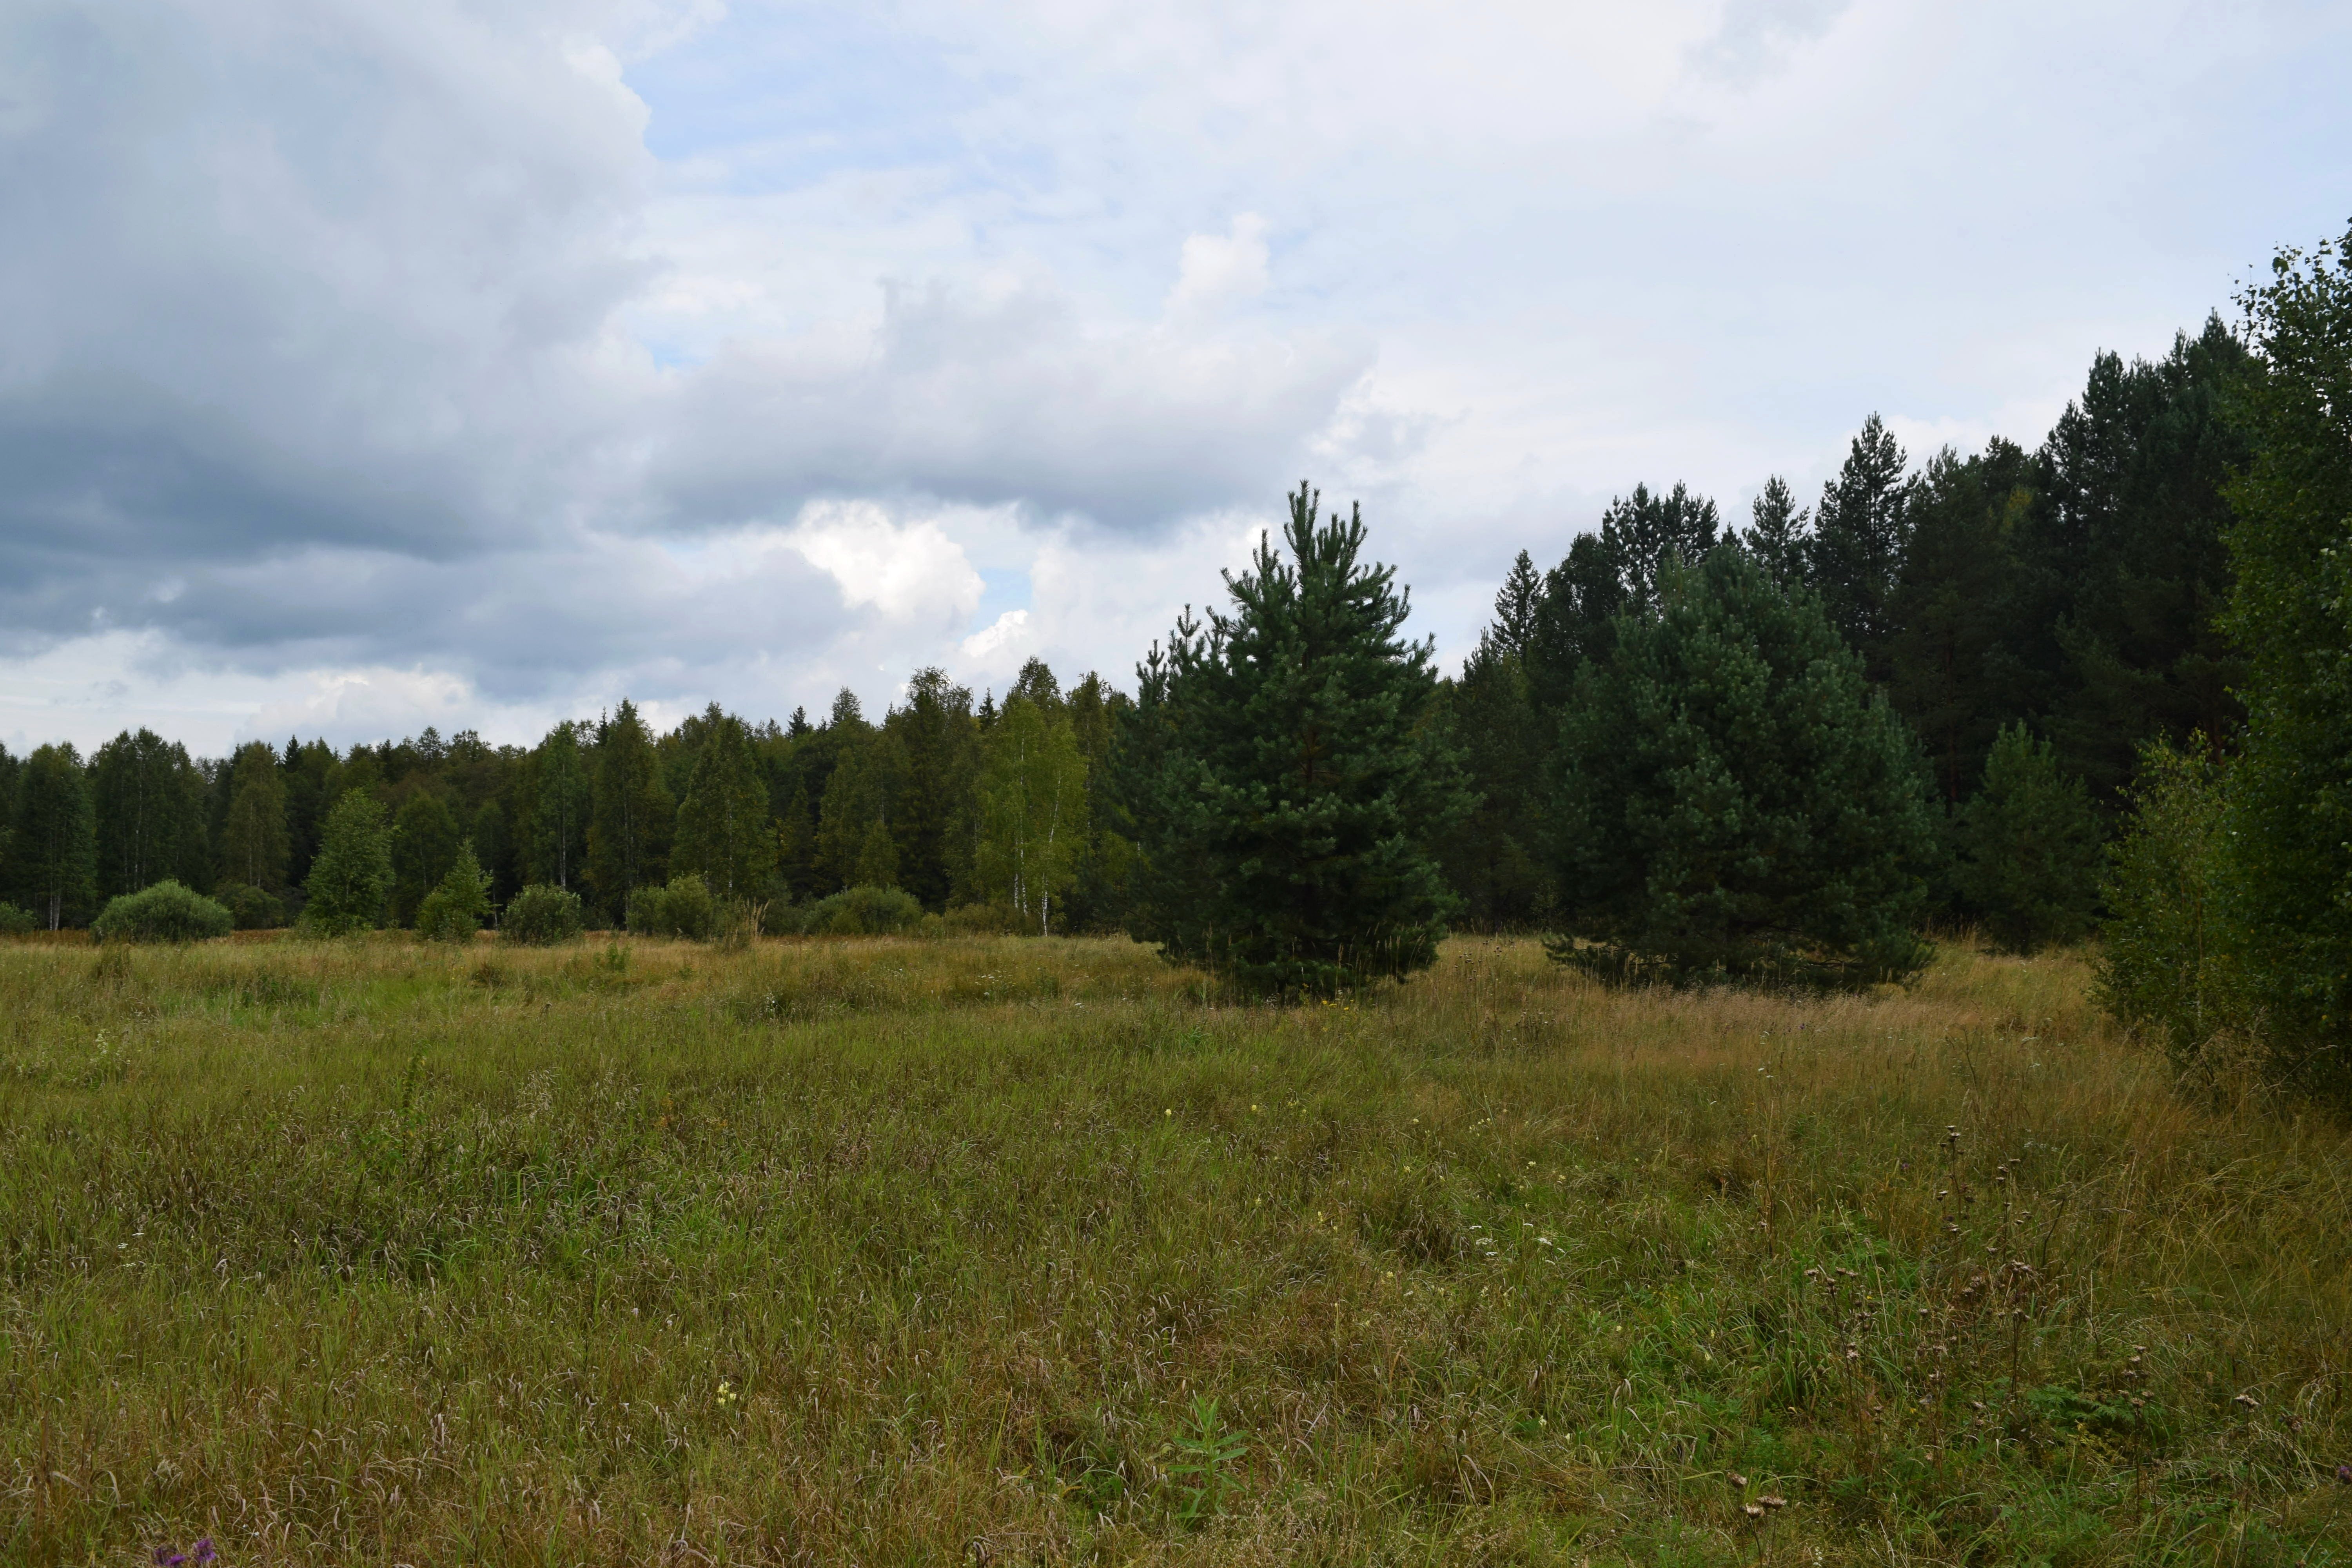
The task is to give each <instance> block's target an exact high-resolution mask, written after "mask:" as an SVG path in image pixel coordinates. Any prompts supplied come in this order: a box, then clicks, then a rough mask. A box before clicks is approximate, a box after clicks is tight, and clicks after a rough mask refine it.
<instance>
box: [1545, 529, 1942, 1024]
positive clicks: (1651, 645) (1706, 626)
mask: <svg viewBox="0 0 2352 1568" xmlns="http://www.w3.org/2000/svg"><path fill="white" fill-rule="evenodd" d="M1560 744H1561V752H1560V758H1559V786H1558V794H1557V796H1556V802H1557V804H1556V806H1555V814H1554V820H1553V823H1552V830H1553V834H1554V837H1555V842H1556V843H1557V845H1558V848H1559V887H1560V899H1561V901H1562V906H1563V908H1562V915H1563V923H1564V925H1565V928H1566V933H1567V939H1566V940H1564V941H1563V942H1560V943H1559V944H1557V945H1556V946H1555V949H1554V951H1555V954H1556V956H1559V957H1560V958H1562V959H1564V960H1568V961H1570V962H1576V963H1584V964H1588V965H1591V966H1592V967H1595V968H1598V969H1601V970H1602V971H1603V972H1606V973H1643V974H1658V975H1661V976H1666V977H1673V978H1686V977H1704V976H1707V975H1713V974H1725V975H1730V976H1747V977H1755V978H1761V979H1769V980H1776V981H1796V980H1809V981H1818V982H1831V983H1844V982H1853V981H1867V980H1874V979H1884V978H1900V977H1902V976H1905V975H1907V974H1909V973H1913V972H1914V971H1915V970H1916V968H1917V966H1918V965H1919V964H1920V963H1922V962H1923V961H1924V954H1925V951H1926V949H1925V946H1924V944H1923V943H1921V942H1919V941H1918V940H1917V938H1916V937H1915V936H1914V935H1913V932H1912V924H1913V921H1915V920H1916V917H1917V915H1918V914H1919V912H1920V910H1921V907H1922V904H1923V902H1924V900H1925V896H1926V885H1925V882H1924V880H1923V879H1922V877H1921V875H1920V871H1921V868H1923V867H1924V866H1925V865H1926V864H1927V862H1928V861H1929V860H1930V859H1931V858H1932V856H1933V854H1934V850H1935V826H1934V817H1933V816H1932V814H1931V810H1930V808H1929V806H1928V805H1927V791H1926V778H1925V774H1924V771H1923V770H1922V768H1921V767H1920V765H1919V761H1918V756H1917V747H1916V742H1914V741H1913V740H1912V738H1911V736H1910V735H1909V733H1908V732H1907V731H1906V730H1905V729H1904V727H1903V723H1902V721H1901V720H1899V719H1898V718H1896V717H1895V714H1894V712H1893V711H1892V710H1890V709H1888V707H1887V706H1886V703H1885V700H1884V698H1881V697H1876V696H1874V695H1873V694H1872V693H1871V692H1870V690H1869V689H1868V687H1867V686H1866V684H1865V683H1864V679H1863V672H1862V668H1861V664H1860V661H1859V660H1858V659H1857V658H1855V657H1854V656H1853V654H1851V653H1850V652H1848V651H1847V650H1846V649H1845V648H1844V647H1842V646H1841V644H1840V642H1839V639H1838V637H1837V633H1836V632H1835V631H1834V630H1833V629H1832V627H1831V626H1830V624H1829V622H1828V620H1827V619H1826V617H1825V616H1823V614H1822V609H1821V606H1820V605H1819V603H1818V602H1817V601H1816V600H1814V599H1813V598H1812V596H1811V595H1810V594H1809V593H1807V592H1805V591H1804V590H1801V589H1800V590H1796V591H1794V592H1791V591H1790V590H1786V589H1783V588H1781V587H1780V585H1779V584H1776V583H1774V582H1773V581H1772V579H1771V578H1770V577H1769V576H1768V575H1766V574H1765V573H1764V571H1763V569H1762V568H1761V567H1760V566H1759V565H1758V564H1757V563H1755V562H1754V561H1752V560H1750V559H1749V558H1748V556H1747V554H1746V553H1745V552H1741V551H1738V550H1728V549H1726V550H1718V551H1717V552H1714V553H1713V554H1711V555H1709V556H1708V557H1707V558H1706V561H1705V563H1702V564H1700V565H1697V566H1695V567H1693V566H1683V565H1679V564H1676V565H1674V566H1671V567H1670V568H1669V569H1668V571H1667V573H1666V574H1665V578H1664V593H1663V595H1662V600H1661V605H1660V608H1659V611H1658V613H1657V614H1656V615H1654V616H1643V617H1636V616H1625V617H1623V618H1622V619H1621V620H1620V621H1619V622H1618V626H1617V635H1616V643H1615V647H1614V648H1613V649H1612V652H1611V654H1610V656H1609V658H1607V659H1605V660H1601V661H1595V662H1593V663H1590V664H1588V665H1587V666H1586V667H1585V668H1584V671H1583V673H1582V675H1581V677H1580V679H1579V681H1578V685H1577V693H1576V700H1575V701H1574V702H1573V703H1572V704H1571V705H1570V710H1569V714H1568V717H1567V720H1566V721H1565V723H1564V726H1563V730H1562V734H1561V742H1560ZM1586 944H1590V945H1586Z"/></svg>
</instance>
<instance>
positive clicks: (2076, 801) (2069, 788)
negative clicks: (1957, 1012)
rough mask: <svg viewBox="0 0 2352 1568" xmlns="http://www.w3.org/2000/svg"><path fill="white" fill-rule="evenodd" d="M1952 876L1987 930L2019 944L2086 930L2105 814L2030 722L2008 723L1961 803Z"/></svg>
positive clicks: (2018, 948) (2030, 945) (2022, 947)
mask: <svg viewBox="0 0 2352 1568" xmlns="http://www.w3.org/2000/svg"><path fill="white" fill-rule="evenodd" d="M1956 827H1957V832H1956V834H1955V836H1954V837H1956V838H1957V840H1958V849H1959V857H1958V865H1957V866H1956V867H1955V868H1953V880H1954V882H1955V883H1956V884H1957V885H1958V889H1959V893H1960V897H1961V899H1962V900H1963V901H1964V902H1965V904H1966V907H1967V909H1968V910H1969V913H1970V914H1972V915H1974V916H1976V917H1977V919H1978V920H1979V921H1982V922H1983V925H1984V929H1985V931H1986V934H1988V935H1990V937H1991V938H1992V939H1993V940H1994V941H1995V942H1999V943H2000V945H2001V946H2003V947H2005V948H2008V949H2010V950H2011V952H2033V951H2034V950H2035V949H2037V948H2040V947H2043V946H2046V945H2048V944H2050V943H2053V942H2076V941H2079V940H2081V939H2082V938H2083V937H2084V935H2086V934H2088V933H2089V931H2090V929H2091V916H2092V912H2093V910H2095V908H2096V906H2097V903H2098V893H2099V885H2098V881H2099V824H2098V819H2097V818H2096V817H2095V816H2093V815H2092V813H2091V796H2090V792H2089V791H2088V790H2086V789H2084V786H2083V781H2082V780H2080V779H2078V778H2072V777H2069V776H2067V775H2066V774H2064V773H2060V772H2059V771H2058V754H2057V752H2055V751H2054V750H2053V748H2052V747H2051V744H2050V742H2047V741H2042V742H2036V741H2035V740H2034V739H2033V738H2032V736H2031V735H2029V734H2027V733H2026V730H2025V726H2024V724H2023V723H2018V724H2014V725H2011V726H2010V727H2008V728H2006V729H2004V730H2002V731H2000V736H1999V737H1998V738H1997V739H1996V740H1995V741H1994V742H1993V743H1992V753H1991V755H1990V756H1989V757H1987V758H1986V759H1985V771H1984V783H1983V784H1982V785H1981V786H1980V787H1979V789H1978V790H1977V793H1976V794H1975V795H1972V796H1970V797H1969V803H1968V805H1964V806H1962V807H1961V808H1960V815H1959V820H1958V823H1957V824H1956Z"/></svg>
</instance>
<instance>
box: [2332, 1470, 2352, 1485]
mask: <svg viewBox="0 0 2352 1568" xmlns="http://www.w3.org/2000/svg"><path fill="white" fill-rule="evenodd" d="M2336 1479H2337V1480H2339V1481H2342V1482H2343V1483H2344V1484H2345V1485H2346V1486H2347V1487H2352V1465H2338V1466H2336Z"/></svg>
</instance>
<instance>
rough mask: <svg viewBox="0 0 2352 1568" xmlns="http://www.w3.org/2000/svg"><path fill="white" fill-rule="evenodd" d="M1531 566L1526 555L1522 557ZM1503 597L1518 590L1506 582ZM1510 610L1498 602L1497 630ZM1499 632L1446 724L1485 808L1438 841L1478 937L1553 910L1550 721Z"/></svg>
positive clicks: (1449, 707)
mask: <svg viewBox="0 0 2352 1568" xmlns="http://www.w3.org/2000/svg"><path fill="white" fill-rule="evenodd" d="M1522 560H1524V556H1522ZM1504 592H1505V594H1506V595H1508V594H1510V593H1512V592H1513V588H1512V587H1511V585H1510V584H1506V585H1505V589H1504ZM1506 610H1507V605H1498V606H1497V616H1496V621H1497V625H1501V624H1502V622H1503V617H1504V613H1505V611H1506ZM1507 647H1509V644H1508V642H1507V641H1505V640H1503V639H1501V638H1498V637H1496V636H1494V635H1493V634H1492V633H1491V632H1490V634H1489V635H1488V636H1487V637H1486V638H1484V639H1483V640H1482V641H1481V642H1480V644H1479V646H1478V648H1477V650H1476V651H1475V652H1474V653H1473V654H1472V655H1471V656H1470V658H1469V659H1468V661H1467V662H1466V663H1465V664H1464V666H1463V667H1462V675H1461V678H1460V679H1456V680H1452V681H1447V682H1444V684H1443V685H1442V687H1441V693H1442V704H1441V708H1442V714H1443V717H1442V720H1441V723H1442V726H1443V730H1444V735H1445V738H1446V741H1447V743H1448V744H1449V745H1450V746H1451V747H1452V748H1453V750H1454V753H1455V754H1456V755H1457V756H1459V757H1460V758H1461V759H1462V763H1463V765H1464V767H1465V769H1466V770H1467V772H1468V773H1469V775H1470V776H1471V777H1472V778H1474V779H1475V780H1477V781H1478V785H1479V791H1478V796H1477V800H1476V804H1475V805H1473V806H1472V807H1471V809H1470V810H1469V811H1467V812H1466V813H1465V814H1464V815H1463V816H1462V819H1461V820H1460V821H1459V822H1457V823H1456V824H1455V825H1454V828H1453V830H1452V831H1451V832H1449V833H1447V834H1446V835H1445V836H1444V837H1443V838H1442V839H1440V840H1439V841H1438V858H1439V860H1440V862H1441V863H1442V864H1443V865H1444V868H1445V879H1446V882H1447V885H1449V886H1450V887H1452V888H1453V889H1454V892H1455V893H1456V894H1458V895H1459V896H1460V898H1461V900H1462V910H1461V916H1460V920H1459V923H1460V924H1462V925H1464V926H1466V927H1468V928H1470V929H1472V930H1476V931H1507V930H1522V931H1523V930H1530V929H1533V928H1534V927H1535V926H1536V925H1537V924H1538V922H1540V921H1541V920H1542V918H1543V916H1544V915H1545V913H1546V912H1548V911H1549V909H1550V907H1551V901H1552V899H1551V884H1550V878H1549V873H1548V871H1547V869H1546V868H1545V865H1544V848H1543V818H1544V810H1543V804H1544V803H1543V768H1544V763H1545V760H1546V757H1547V754H1548V752H1549V748H1548V747H1546V746H1545V745H1544V744H1543V720H1542V717H1541V715H1539V714H1538V711H1537V710H1536V707H1535V703H1534V701H1533V700H1532V698H1531V696H1530V693H1529V691H1528V679H1527V668H1526V663H1525V660H1524V659H1523V658H1522V657H1521V656H1520V655H1518V654H1517V653H1512V652H1508V651H1506V650H1507Z"/></svg>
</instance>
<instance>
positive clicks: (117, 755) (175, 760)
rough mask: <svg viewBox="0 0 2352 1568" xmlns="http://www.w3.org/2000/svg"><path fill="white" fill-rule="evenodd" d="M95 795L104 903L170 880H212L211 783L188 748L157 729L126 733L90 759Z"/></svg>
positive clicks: (100, 891) (99, 877) (91, 790)
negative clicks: (208, 827)
mask: <svg viewBox="0 0 2352 1568" xmlns="http://www.w3.org/2000/svg"><path fill="white" fill-rule="evenodd" d="M89 793H90V804H91V807H92V811H93V814H94V828H95V833H96V847H97V881H98V895H99V896H100V898H110V897H112V896H114V895H116V894H120V893H135V892H137V891H139V890H140V889H142V888H146V887H149V886H152V884H154V883H156V882H160V881H162V880H163V879H167V878H170V879H177V880H184V881H188V882H194V883H198V884H205V883H209V882H210V881H211V880H212V858H211V855H210V854H209V853H208V851H207V847H206V844H205V780H204V776H203V775H202V774H201V773H198V772H197V771H196V766H195V763H193V762H191V761H189V759H188V749H187V748H186V747H185V746H183V745H181V744H180V743H179V742H176V741H169V742H167V741H165V740H164V739H163V737H162V736H161V735H158V734H156V733H155V731H152V730H149V729H144V728H142V729H140V730H139V731H136V732H135V733H134V732H132V731H128V730H126V731H123V732H122V733H121V734H120V735H117V736H116V737H115V738H114V739H113V740H111V741H109V742H107V743H106V744H104V745H103V746H100V748H99V749H98V752H97V753H96V754H95V755H94V756H92V757H91V758H90V760H89Z"/></svg>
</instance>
